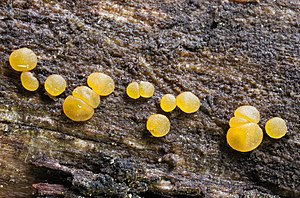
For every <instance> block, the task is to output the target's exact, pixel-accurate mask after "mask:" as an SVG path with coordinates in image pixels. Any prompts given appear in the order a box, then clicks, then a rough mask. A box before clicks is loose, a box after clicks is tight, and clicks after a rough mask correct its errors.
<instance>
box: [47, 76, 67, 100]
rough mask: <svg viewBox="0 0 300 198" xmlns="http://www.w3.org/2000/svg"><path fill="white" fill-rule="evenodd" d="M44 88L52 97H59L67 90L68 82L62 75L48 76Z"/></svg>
mask: <svg viewBox="0 0 300 198" xmlns="http://www.w3.org/2000/svg"><path fill="white" fill-rule="evenodd" d="M44 87H45V90H46V91H47V93H48V94H50V95H51V96H58V95H60V94H62V93H63V92H64V91H65V90H66V87H67V82H66V80H65V79H64V78H63V77H62V76H61V75H58V74H53V75H50V76H48V78H47V79H46V81H45V84H44Z"/></svg>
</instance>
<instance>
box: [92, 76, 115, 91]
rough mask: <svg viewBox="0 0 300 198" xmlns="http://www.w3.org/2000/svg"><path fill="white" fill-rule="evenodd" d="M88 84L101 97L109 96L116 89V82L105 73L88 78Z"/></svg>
mask: <svg viewBox="0 0 300 198" xmlns="http://www.w3.org/2000/svg"><path fill="white" fill-rule="evenodd" d="M87 84H88V86H89V87H90V88H92V89H93V90H94V92H96V93H97V94H98V95H99V96H108V95H109V94H111V93H112V92H113V91H114V89H115V83H114V80H113V79H112V78H111V77H110V76H108V75H106V74H103V73H100V72H94V73H92V74H90V75H89V77H88V78H87Z"/></svg>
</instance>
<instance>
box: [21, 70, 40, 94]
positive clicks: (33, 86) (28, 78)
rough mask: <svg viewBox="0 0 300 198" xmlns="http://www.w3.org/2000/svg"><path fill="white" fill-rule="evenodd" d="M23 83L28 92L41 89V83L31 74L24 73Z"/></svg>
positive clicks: (22, 75) (22, 76)
mask: <svg viewBox="0 0 300 198" xmlns="http://www.w3.org/2000/svg"><path fill="white" fill-rule="evenodd" d="M21 83H22V85H23V87H24V88H25V89H27V90H28V91H35V90H37V89H38V88H39V81H38V79H37V78H36V77H34V75H33V73H31V72H22V74H21Z"/></svg>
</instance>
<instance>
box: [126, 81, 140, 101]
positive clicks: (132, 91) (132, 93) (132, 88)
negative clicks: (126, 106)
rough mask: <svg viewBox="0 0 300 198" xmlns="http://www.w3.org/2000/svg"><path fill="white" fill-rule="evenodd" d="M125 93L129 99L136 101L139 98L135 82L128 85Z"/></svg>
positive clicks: (137, 85) (137, 86)
mask: <svg viewBox="0 0 300 198" xmlns="http://www.w3.org/2000/svg"><path fill="white" fill-rule="evenodd" d="M126 93H127V95H128V96H129V97H130V98H133V99H138V98H139V97H140V96H141V94H140V87H139V84H138V83H137V82H131V83H129V84H128V86H127V88H126Z"/></svg>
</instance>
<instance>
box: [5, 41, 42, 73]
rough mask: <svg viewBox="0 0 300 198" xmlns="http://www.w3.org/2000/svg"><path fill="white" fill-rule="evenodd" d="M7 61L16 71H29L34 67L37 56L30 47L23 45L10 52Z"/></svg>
mask: <svg viewBox="0 0 300 198" xmlns="http://www.w3.org/2000/svg"><path fill="white" fill-rule="evenodd" d="M9 63H10V65H11V67H12V68H13V69H14V70H16V71H30V70H32V69H34V68H35V67H36V64H37V57H36V55H35V53H34V52H33V51H32V50H31V49H28V48H26V47H24V48H20V49H17V50H15V51H13V52H12V53H11V54H10V56H9Z"/></svg>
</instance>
